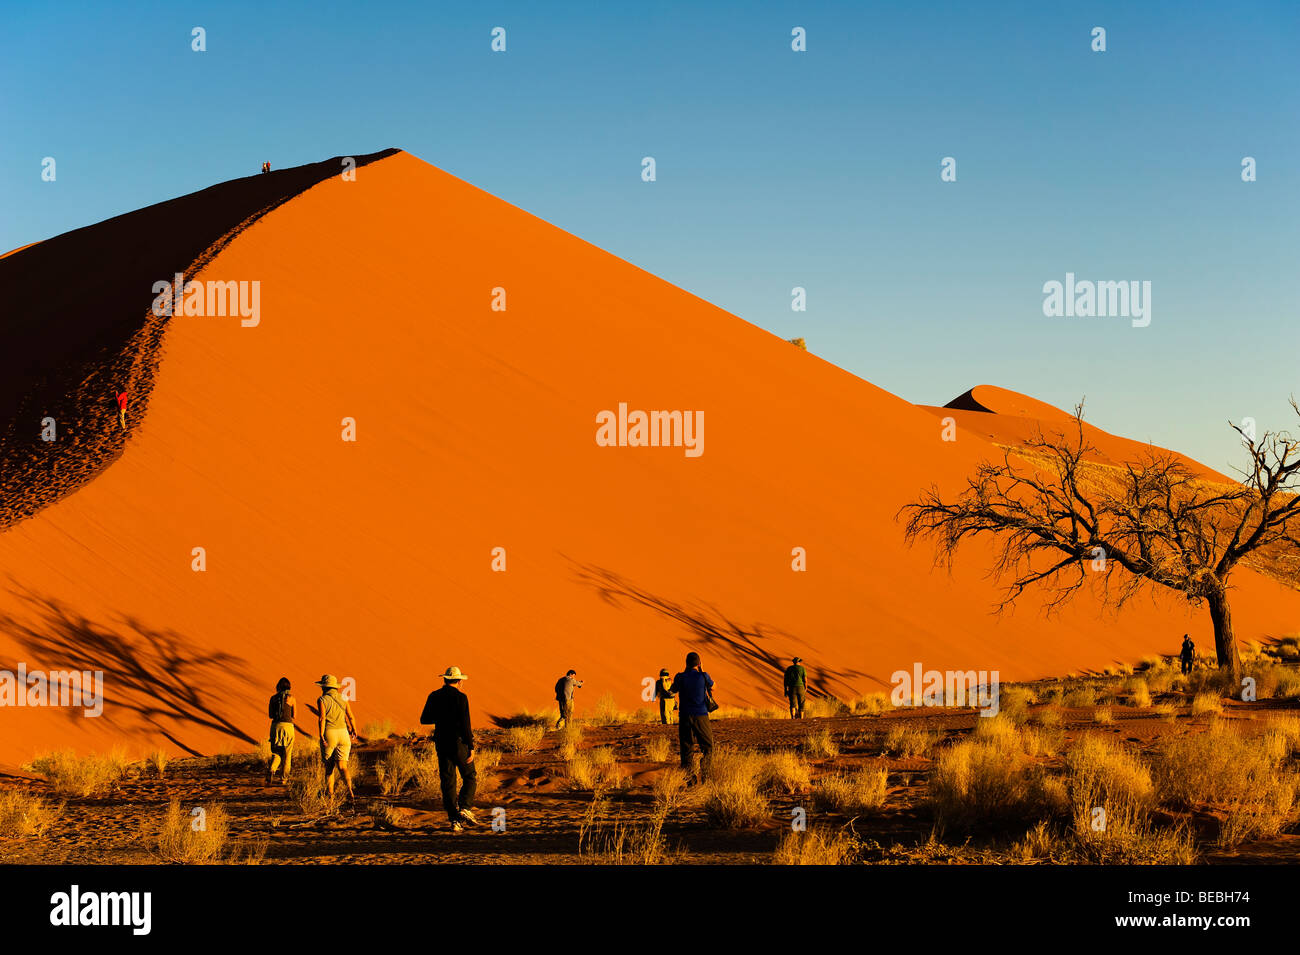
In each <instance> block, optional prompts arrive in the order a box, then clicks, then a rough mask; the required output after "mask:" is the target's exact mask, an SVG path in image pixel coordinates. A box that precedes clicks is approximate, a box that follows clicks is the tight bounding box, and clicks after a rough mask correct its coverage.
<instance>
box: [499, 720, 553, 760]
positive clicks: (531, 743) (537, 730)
mask: <svg viewBox="0 0 1300 955" xmlns="http://www.w3.org/2000/svg"><path fill="white" fill-rule="evenodd" d="M545 735H546V730H545V728H544V727H542V726H540V725H536V724H534V725H532V726H512V727H510V728H509V729H507V730H506V731H505V732H504V733H502V734H501V745H502V746H504V747H505V748H506V749H507V750H509V751H510V752H512V753H535V752H537V747H539V746H541V745H542V738H543V737H544V736H545Z"/></svg>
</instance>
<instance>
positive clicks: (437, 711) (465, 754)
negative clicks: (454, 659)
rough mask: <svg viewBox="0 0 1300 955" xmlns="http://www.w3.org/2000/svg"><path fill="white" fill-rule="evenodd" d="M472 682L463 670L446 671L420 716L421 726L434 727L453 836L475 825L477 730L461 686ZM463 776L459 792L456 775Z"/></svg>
mask: <svg viewBox="0 0 1300 955" xmlns="http://www.w3.org/2000/svg"><path fill="white" fill-rule="evenodd" d="M468 679H469V676H468V674H465V673H462V672H461V669H460V667H454V666H453V667H447V669H446V670H445V671H443V674H442V686H441V687H439V688H438V689H436V690H434V691H433V692H432V693H430V694H429V698H428V699H427V700H425V702H424V712H423V713H421V714H420V724H421V725H422V726H432V727H433V748H434V751H435V752H436V753H437V755H438V777H439V780H440V782H441V783H442V808H443V809H445V810H446V812H447V819H448V820H450V822H451V828H452V831H453V832H460V831H461V830H462V829H463V828H464V827H465V825H466V824H468V825H471V826H473V825H476V824H477V823H478V820H477V819H475V818H474V793H475V791H476V790H477V789H478V770H477V769H476V768H475V766H474V730H473V729H472V728H471V727H470V725H469V697H467V696H466V695H465V694H464V693H463V692H461V689H460V686H461V684H462V683H464V682H465V681H466V680H468ZM457 773H460V792H459V793H458V792H457V791H456V774H457Z"/></svg>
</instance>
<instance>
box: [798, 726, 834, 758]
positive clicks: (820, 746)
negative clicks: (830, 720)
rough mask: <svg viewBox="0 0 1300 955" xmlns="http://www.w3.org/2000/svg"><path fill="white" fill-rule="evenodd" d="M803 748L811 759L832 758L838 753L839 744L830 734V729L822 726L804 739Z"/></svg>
mask: <svg viewBox="0 0 1300 955" xmlns="http://www.w3.org/2000/svg"><path fill="white" fill-rule="evenodd" d="M803 748H804V752H806V753H807V754H808V755H809V756H811V757H812V758H813V759H834V758H835V757H836V756H838V755H840V744H839V743H838V742H836V740H835V737H834V736H832V735H831V731H830V730H828V729H826V728H824V727H823V728H822V729H819V730H818V731H817V732H815V733H812V734H810V735H809V736H808V738H807V739H806V740H804V743H803Z"/></svg>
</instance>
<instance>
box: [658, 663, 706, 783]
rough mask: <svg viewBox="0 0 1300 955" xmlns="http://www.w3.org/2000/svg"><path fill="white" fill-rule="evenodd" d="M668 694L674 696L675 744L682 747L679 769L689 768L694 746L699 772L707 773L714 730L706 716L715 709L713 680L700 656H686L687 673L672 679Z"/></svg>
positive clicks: (684, 672) (683, 672)
mask: <svg viewBox="0 0 1300 955" xmlns="http://www.w3.org/2000/svg"><path fill="white" fill-rule="evenodd" d="M669 690H670V692H672V693H675V694H676V695H677V741H678V743H679V744H680V747H681V757H682V769H685V770H687V771H689V770H690V768H691V757H692V756H693V755H694V753H695V746H696V744H699V747H700V772H701V774H706V773H708V770H709V754H710V753H712V752H713V727H711V726H710V725H709V712H710V710H715V709H717V708H718V706H717V704H716V703H714V702H713V694H712V692H711V691H712V690H713V677H711V676H709V675H708V674H707V673H705V672H704V670H703V669H701V667H700V655H699V654H698V653H696V652H695V651H694V650H692V651H691V652H690V653H688V654H686V669H685V670H683V671H682V672H681V673H679V674H677V675H676V676H675V677H673V685H672V686H671V687H670V688H669Z"/></svg>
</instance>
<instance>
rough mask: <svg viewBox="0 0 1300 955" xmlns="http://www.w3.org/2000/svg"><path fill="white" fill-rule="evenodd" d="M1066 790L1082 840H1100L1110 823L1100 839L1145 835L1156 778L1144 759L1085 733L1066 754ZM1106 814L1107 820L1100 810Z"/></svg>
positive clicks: (1106, 740)
mask: <svg viewBox="0 0 1300 955" xmlns="http://www.w3.org/2000/svg"><path fill="white" fill-rule="evenodd" d="M1065 765H1066V787H1067V791H1068V793H1069V796H1070V809H1071V816H1072V820H1073V823H1074V831H1075V833H1076V834H1077V835H1080V836H1086V837H1089V838H1092V837H1099V832H1098V830H1095V829H1094V828H1093V826H1094V824H1095V823H1098V822H1099V821H1104V827H1105V828H1104V829H1103V830H1101V831H1100V835H1104V836H1105V837H1107V838H1112V837H1114V838H1120V837H1123V836H1125V835H1135V834H1138V833H1140V832H1142V831H1143V830H1144V829H1145V826H1146V819H1147V815H1148V813H1149V812H1150V810H1151V806H1152V804H1153V803H1154V801H1155V785H1154V784H1153V783H1152V781H1151V773H1150V771H1149V770H1148V769H1147V767H1146V766H1145V765H1144V764H1143V763H1142V760H1141V759H1140V758H1138V756H1137V755H1136V754H1134V753H1132V752H1130V751H1128V750H1127V749H1125V748H1124V747H1123V746H1121V745H1119V744H1117V743H1114V742H1112V741H1110V740H1108V739H1103V738H1102V737H1100V736H1096V735H1093V734H1085V735H1084V736H1083V737H1081V738H1080V739H1079V740H1078V741H1077V742H1076V743H1075V744H1074V746H1072V747H1071V748H1070V750H1069V752H1067V753H1066V754H1065ZM1098 808H1100V809H1102V810H1104V811H1105V817H1104V820H1100V819H1099V817H1098V816H1096V815H1095V814H1094V813H1095V810H1096V809H1098Z"/></svg>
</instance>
